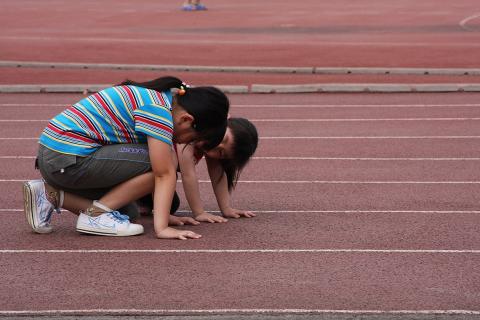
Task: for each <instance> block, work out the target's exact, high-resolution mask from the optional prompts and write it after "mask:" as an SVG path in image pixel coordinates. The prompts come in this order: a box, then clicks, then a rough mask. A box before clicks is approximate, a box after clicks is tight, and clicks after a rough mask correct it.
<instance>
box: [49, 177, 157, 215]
mask: <svg viewBox="0 0 480 320" xmlns="http://www.w3.org/2000/svg"><path fill="white" fill-rule="evenodd" d="M154 183H155V179H154V175H153V173H152V172H148V173H144V174H142V175H140V176H137V177H135V178H132V179H130V180H128V181H125V182H123V183H122V184H120V185H118V186H116V187H115V188H113V189H112V190H111V191H109V192H108V193H107V194H106V195H104V196H103V197H102V198H101V199H99V200H98V201H99V202H100V203H101V204H103V205H104V206H106V207H108V208H111V209H113V210H115V209H118V208H121V207H123V206H125V205H127V204H129V203H131V202H132V201H134V200H137V199H139V198H141V197H143V196H145V195H147V194H149V193H152V192H153V189H154ZM45 188H46V191H47V193H48V194H49V196H48V198H49V201H50V202H52V204H54V205H55V206H60V207H61V208H63V209H66V210H68V211H71V212H73V213H74V214H76V215H78V214H80V211H86V210H87V209H92V200H89V199H86V198H83V197H80V196H77V195H74V194H72V193H68V192H64V198H63V203H59V201H60V200H59V197H60V196H59V191H58V190H56V189H54V188H53V187H52V186H50V185H48V184H47V183H45ZM89 213H91V214H92V215H93V216H96V215H100V214H102V213H104V211H103V210H98V208H94V210H93V211H92V210H89Z"/></svg>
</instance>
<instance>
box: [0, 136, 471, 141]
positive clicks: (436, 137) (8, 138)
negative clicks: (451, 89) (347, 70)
mask: <svg viewBox="0 0 480 320" xmlns="http://www.w3.org/2000/svg"><path fill="white" fill-rule="evenodd" d="M479 138H480V136H290V137H289V136H285V137H268V136H265V137H262V136H260V137H259V139H260V140H308V139H317V140H329V139H335V140H342V139H344V140H351V139H422V140H423V139H446V140H448V139H479ZM0 140H6V141H8V140H38V138H36V137H24V138H19V137H0Z"/></svg>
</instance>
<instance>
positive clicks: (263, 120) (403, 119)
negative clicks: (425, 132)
mask: <svg viewBox="0 0 480 320" xmlns="http://www.w3.org/2000/svg"><path fill="white" fill-rule="evenodd" d="M249 120H250V121H252V122H384V121H385V122H389V121H478V120H480V118H341V119H311V118H310V119H249ZM4 121H5V122H8V121H10V120H4ZM16 121H17V120H16ZM18 121H20V122H21V121H27V122H28V121H30V120H18ZM31 121H40V120H31Z"/></svg>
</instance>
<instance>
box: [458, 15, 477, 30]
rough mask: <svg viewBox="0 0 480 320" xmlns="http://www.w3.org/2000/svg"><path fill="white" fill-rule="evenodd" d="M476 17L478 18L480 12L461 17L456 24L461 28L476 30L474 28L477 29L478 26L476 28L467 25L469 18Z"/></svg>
mask: <svg viewBox="0 0 480 320" xmlns="http://www.w3.org/2000/svg"><path fill="white" fill-rule="evenodd" d="M477 18H480V13H476V14H472V15H471V16H468V17H466V18H465V19H463V20H462V21H460V22H459V23H458V25H459V26H460V27H461V28H462V29H464V30H467V31H476V30H479V29H478V27H477V28H472V27H469V26H468V25H467V23H468V22H470V21H471V20H474V19H477Z"/></svg>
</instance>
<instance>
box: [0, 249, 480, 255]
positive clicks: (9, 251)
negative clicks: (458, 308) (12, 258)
mask: <svg viewBox="0 0 480 320" xmlns="http://www.w3.org/2000/svg"><path fill="white" fill-rule="evenodd" d="M23 253H26V254H28V253H32V254H39V253H42V254H46V253H49V254H56V253H58V254H62V253H66V254H69V253H72V254H76V253H80V254H90V253H93V254H96V253H160V254H162V253H198V254H202V253H206V254H208V253H212V254H217V253H380V254H381V253H399V254H404V253H412V254H464V253H468V254H480V250H475V249H457V250H450V249H71V250H69V249H1V250H0V254H23Z"/></svg>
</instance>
